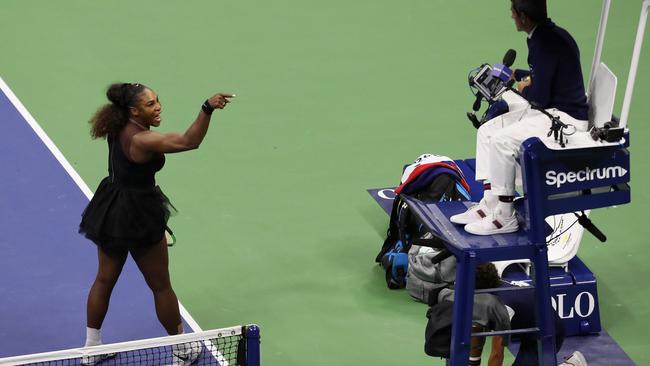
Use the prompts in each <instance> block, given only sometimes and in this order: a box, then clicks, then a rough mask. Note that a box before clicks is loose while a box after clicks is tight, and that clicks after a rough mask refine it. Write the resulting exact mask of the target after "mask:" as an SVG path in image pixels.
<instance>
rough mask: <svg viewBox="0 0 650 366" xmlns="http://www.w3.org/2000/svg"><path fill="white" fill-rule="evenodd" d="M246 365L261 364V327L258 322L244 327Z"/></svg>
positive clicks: (257, 365) (255, 365)
mask: <svg viewBox="0 0 650 366" xmlns="http://www.w3.org/2000/svg"><path fill="white" fill-rule="evenodd" d="M244 338H245V339H246V366H260V362H261V360H260V328H259V327H258V326H257V325H256V324H250V325H247V326H245V327H244Z"/></svg>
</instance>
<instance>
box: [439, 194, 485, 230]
mask: <svg viewBox="0 0 650 366" xmlns="http://www.w3.org/2000/svg"><path fill="white" fill-rule="evenodd" d="M491 213H492V210H490V209H489V208H488V206H487V203H486V202H485V199H481V201H480V202H479V203H477V204H475V205H474V206H472V207H470V208H468V209H467V211H465V212H463V213H461V214H458V215H454V216H452V217H450V218H449V221H451V222H453V223H454V224H461V225H467V224H471V223H473V222H477V221H481V220H482V219H483V218H485V217H488V216H490V214H491Z"/></svg>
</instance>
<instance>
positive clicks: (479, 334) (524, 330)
mask: <svg viewBox="0 0 650 366" xmlns="http://www.w3.org/2000/svg"><path fill="white" fill-rule="evenodd" d="M535 332H539V328H537V327H535V328H521V329H511V330H502V331H493V332H477V333H472V337H494V336H500V335H513V334H524V333H535Z"/></svg>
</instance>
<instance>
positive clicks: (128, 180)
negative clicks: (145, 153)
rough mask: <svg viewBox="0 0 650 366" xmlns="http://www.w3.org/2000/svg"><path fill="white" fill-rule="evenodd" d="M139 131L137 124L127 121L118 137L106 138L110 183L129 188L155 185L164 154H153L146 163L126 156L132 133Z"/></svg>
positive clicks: (163, 160)
mask: <svg viewBox="0 0 650 366" xmlns="http://www.w3.org/2000/svg"><path fill="white" fill-rule="evenodd" d="M141 131H142V129H140V128H139V127H138V126H136V125H132V124H129V123H127V125H126V126H124V128H123V129H122V130H121V131H120V132H119V135H118V136H117V137H118V138H116V136H109V137H108V138H107V140H108V174H109V178H110V181H111V183H113V184H116V185H119V186H124V187H131V188H151V187H155V186H156V180H155V175H156V172H157V171H159V170H160V169H162V167H163V166H164V165H165V155H164V154H155V155H154V156H153V158H152V159H151V160H149V161H147V162H146V163H136V162H133V161H131V160H129V158H128V157H127V154H128V151H129V147H130V146H131V140H132V139H133V135H135V134H136V133H138V132H141ZM125 151H126V152H127V153H125Z"/></svg>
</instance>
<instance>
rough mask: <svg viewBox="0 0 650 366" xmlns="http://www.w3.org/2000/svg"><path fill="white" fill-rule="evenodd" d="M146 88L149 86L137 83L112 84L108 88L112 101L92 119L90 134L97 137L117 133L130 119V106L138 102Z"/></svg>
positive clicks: (107, 95)
mask: <svg viewBox="0 0 650 366" xmlns="http://www.w3.org/2000/svg"><path fill="white" fill-rule="evenodd" d="M145 89H148V88H147V87H146V86H144V85H142V84H137V83H135V84H134V83H115V84H111V85H110V86H109V87H108V89H107V90H106V97H107V98H108V100H109V101H110V103H107V104H104V105H103V106H102V107H100V108H99V109H98V110H97V112H95V114H94V115H93V117H92V118H91V119H90V121H89V123H90V125H91V127H90V135H91V136H92V137H93V138H94V139H96V138H106V136H107V135H115V134H117V133H118V132H119V131H120V130H121V129H122V127H124V125H126V123H127V122H128V120H129V107H132V106H134V105H135V104H136V103H137V102H138V98H139V96H140V93H142V92H143V91H144V90H145Z"/></svg>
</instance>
